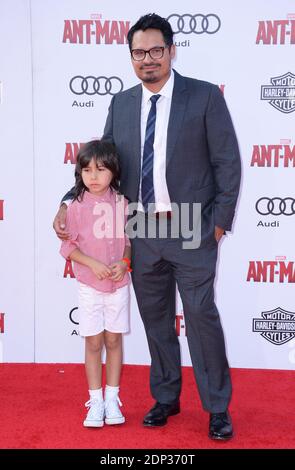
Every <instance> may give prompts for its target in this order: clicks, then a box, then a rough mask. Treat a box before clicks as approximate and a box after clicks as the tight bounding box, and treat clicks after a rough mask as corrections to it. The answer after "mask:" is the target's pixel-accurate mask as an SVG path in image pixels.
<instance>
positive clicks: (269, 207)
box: [255, 197, 295, 215]
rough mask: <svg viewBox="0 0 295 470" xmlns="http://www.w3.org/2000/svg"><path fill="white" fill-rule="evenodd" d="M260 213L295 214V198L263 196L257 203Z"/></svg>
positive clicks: (256, 207) (256, 206)
mask: <svg viewBox="0 0 295 470" xmlns="http://www.w3.org/2000/svg"><path fill="white" fill-rule="evenodd" d="M255 209H256V210H257V212H258V214H260V215H294V214H295V199H293V198H292V197H285V198H284V199H282V198H280V197H273V198H272V199H271V198H269V197H261V198H260V199H258V201H257V202H256V204H255Z"/></svg>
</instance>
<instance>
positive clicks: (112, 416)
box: [105, 395, 125, 424]
mask: <svg viewBox="0 0 295 470" xmlns="http://www.w3.org/2000/svg"><path fill="white" fill-rule="evenodd" d="M119 405H120V406H122V403H121V401H120V398H119V397H118V395H113V396H110V397H107V398H106V400H105V423H106V424H123V423H125V418H124V416H123V415H122V413H121V410H120V408H119Z"/></svg>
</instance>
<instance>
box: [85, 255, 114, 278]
mask: <svg viewBox="0 0 295 470" xmlns="http://www.w3.org/2000/svg"><path fill="white" fill-rule="evenodd" d="M90 268H91V269H92V271H93V272H94V274H95V275H96V277H97V278H98V279H99V280H100V281H102V280H103V279H109V278H111V275H112V270H111V268H110V267H109V266H107V265H106V264H104V263H100V261H96V260H92V261H91V263H90Z"/></svg>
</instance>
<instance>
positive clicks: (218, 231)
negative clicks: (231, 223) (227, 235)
mask: <svg viewBox="0 0 295 470" xmlns="http://www.w3.org/2000/svg"><path fill="white" fill-rule="evenodd" d="M223 235H224V230H223V228H221V227H218V226H217V225H215V240H216V241H217V243H218V242H219V240H220V239H221V237H222V236H223Z"/></svg>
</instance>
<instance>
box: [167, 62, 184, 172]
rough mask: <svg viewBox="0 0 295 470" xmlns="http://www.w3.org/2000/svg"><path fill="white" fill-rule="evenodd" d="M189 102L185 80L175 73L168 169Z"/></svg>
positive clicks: (168, 145)
mask: <svg viewBox="0 0 295 470" xmlns="http://www.w3.org/2000/svg"><path fill="white" fill-rule="evenodd" d="M187 102H188V90H187V88H186V84H185V80H184V78H183V77H182V76H181V75H179V74H178V73H177V72H175V71H174V88H173V94H172V103H171V110H170V117H169V123H168V131H167V152H166V167H167V166H168V164H169V162H170V160H171V158H172V155H173V150H174V147H175V144H176V141H177V137H178V135H179V132H180V129H181V125H182V121H183V118H184V115H185V110H186V106H187Z"/></svg>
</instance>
